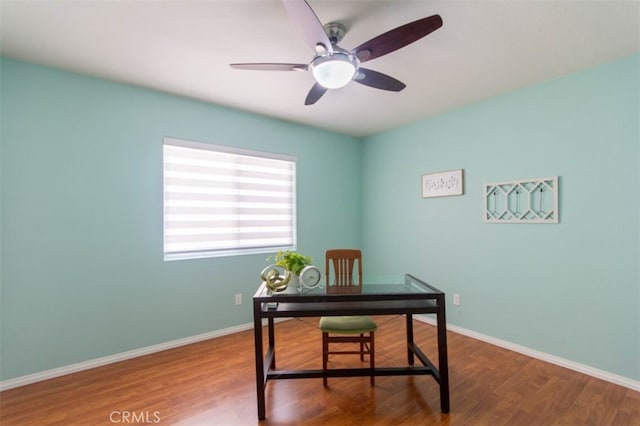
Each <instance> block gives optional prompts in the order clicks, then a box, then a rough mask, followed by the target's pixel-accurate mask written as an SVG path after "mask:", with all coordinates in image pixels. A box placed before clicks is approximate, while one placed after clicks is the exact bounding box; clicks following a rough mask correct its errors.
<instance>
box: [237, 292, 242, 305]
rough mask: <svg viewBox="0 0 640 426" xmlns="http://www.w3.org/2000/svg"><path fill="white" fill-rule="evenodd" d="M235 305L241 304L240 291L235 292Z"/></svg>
mask: <svg viewBox="0 0 640 426" xmlns="http://www.w3.org/2000/svg"><path fill="white" fill-rule="evenodd" d="M236 305H242V293H238V294H236Z"/></svg>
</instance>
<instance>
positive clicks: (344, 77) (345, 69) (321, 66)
mask: <svg viewBox="0 0 640 426" xmlns="http://www.w3.org/2000/svg"><path fill="white" fill-rule="evenodd" d="M357 71H358V67H357V64H356V63H355V61H354V60H353V59H352V58H351V57H350V56H349V55H342V54H333V55H331V56H322V57H318V58H316V59H314V61H313V62H312V64H311V72H312V73H313V77H314V78H315V79H316V81H317V82H318V83H319V84H320V85H322V86H323V87H325V88H327V89H338V88H340V87H344V86H346V85H347V83H349V82H350V81H351V80H352V79H353V77H354V76H355V75H356V72H357Z"/></svg>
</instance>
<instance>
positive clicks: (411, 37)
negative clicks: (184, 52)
mask: <svg viewBox="0 0 640 426" xmlns="http://www.w3.org/2000/svg"><path fill="white" fill-rule="evenodd" d="M283 2H284V6H285V8H286V9H287V12H288V13H289V16H290V17H291V19H293V20H294V21H295V22H296V24H297V25H298V26H299V27H300V29H301V30H302V35H303V37H304V39H305V41H306V42H307V44H308V45H309V46H311V48H312V49H313V50H314V52H315V56H314V57H313V59H312V60H311V62H310V63H309V64H289V63H243V64H231V67H233V68H239V69H246V70H264V71H307V70H311V72H312V73H313V76H314V78H315V79H316V83H315V84H314V85H313V87H312V88H311V90H310V91H309V94H308V95H307V98H306V99H305V101H304V104H305V105H313V104H314V103H316V102H317V101H318V99H320V98H321V97H322V95H324V94H325V93H326V91H327V90H329V89H338V88H340V87H343V86H345V85H347V84H348V83H349V82H350V81H352V80H353V81H355V82H356V83H360V84H364V85H365V86H370V87H373V88H376V89H382V90H389V91H392V92H399V91H401V90H402V89H404V88H405V87H406V85H405V84H404V83H402V82H401V81H399V80H396V79H395V78H393V77H390V76H388V75H386V74H383V73H380V72H378V71H374V70H371V69H368V68H363V67H361V66H360V64H361V63H363V62H366V61H370V60H372V59H375V58H379V57H380V56H383V55H386V54H388V53H391V52H393V51H395V50H398V49H400V48H402V47H405V46H407V45H409V44H411V43H413V42H414V41H417V40H419V39H421V38H422V37H424V36H426V35H428V34H430V33H432V32H433V31H435V30H437V29H438V28H440V27H441V26H442V18H441V17H440V15H433V16H429V17H426V18H422V19H418V20H417V21H413V22H410V23H408V24H405V25H402V26H400V27H397V28H395V29H393V30H390V31H387V32H386V33H384V34H381V35H379V36H377V37H375V38H372V39H371V40H369V41H367V42H365V43H363V44H361V45H360V46H358V47H356V48H354V49H352V50H350V51H349V50H345V49H343V48H341V47H340V46H338V43H339V42H340V41H341V40H342V38H343V37H344V35H345V33H346V28H345V26H344V25H342V24H341V23H338V22H332V23H329V24H326V25H325V26H323V25H322V24H321V23H320V20H319V19H318V17H317V16H316V14H315V12H314V11H313V9H311V6H309V4H308V3H307V2H306V0H283Z"/></svg>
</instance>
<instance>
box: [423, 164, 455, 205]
mask: <svg viewBox="0 0 640 426" xmlns="http://www.w3.org/2000/svg"><path fill="white" fill-rule="evenodd" d="M463 193H464V182H463V176H462V169H458V170H449V171H447V172H439V173H428V174H425V175H422V198H430V197H447V196H449V195H462V194H463Z"/></svg>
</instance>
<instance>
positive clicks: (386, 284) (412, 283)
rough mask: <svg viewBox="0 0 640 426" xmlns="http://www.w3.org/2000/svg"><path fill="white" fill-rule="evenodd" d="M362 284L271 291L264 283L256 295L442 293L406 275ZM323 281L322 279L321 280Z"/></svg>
mask: <svg viewBox="0 0 640 426" xmlns="http://www.w3.org/2000/svg"><path fill="white" fill-rule="evenodd" d="M363 281H364V282H363V284H362V285H357V286H333V285H329V286H326V285H319V286H318V287H315V288H305V287H304V286H300V287H287V288H286V289H285V290H284V291H281V292H270V291H269V290H268V289H267V288H266V287H265V285H264V283H262V285H261V286H260V288H259V289H258V291H257V292H256V294H255V296H254V297H260V298H262V297H274V298H277V297H278V296H284V297H292V296H293V297H300V298H305V297H310V298H311V297H314V296H315V297H317V296H324V297H326V298H331V297H332V296H336V297H338V296H346V295H371V296H373V295H381V296H383V295H429V294H432V295H436V294H442V292H441V291H440V290H438V289H437V288H435V287H433V286H431V285H429V284H427V283H426V282H424V281H422V280H420V279H418V278H416V277H414V276H412V275H409V274H407V275H404V276H403V277H399V278H398V277H388V276H387V277H379V276H377V277H373V276H370V277H367V276H365V277H364V279H363ZM321 282H322V281H321Z"/></svg>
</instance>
